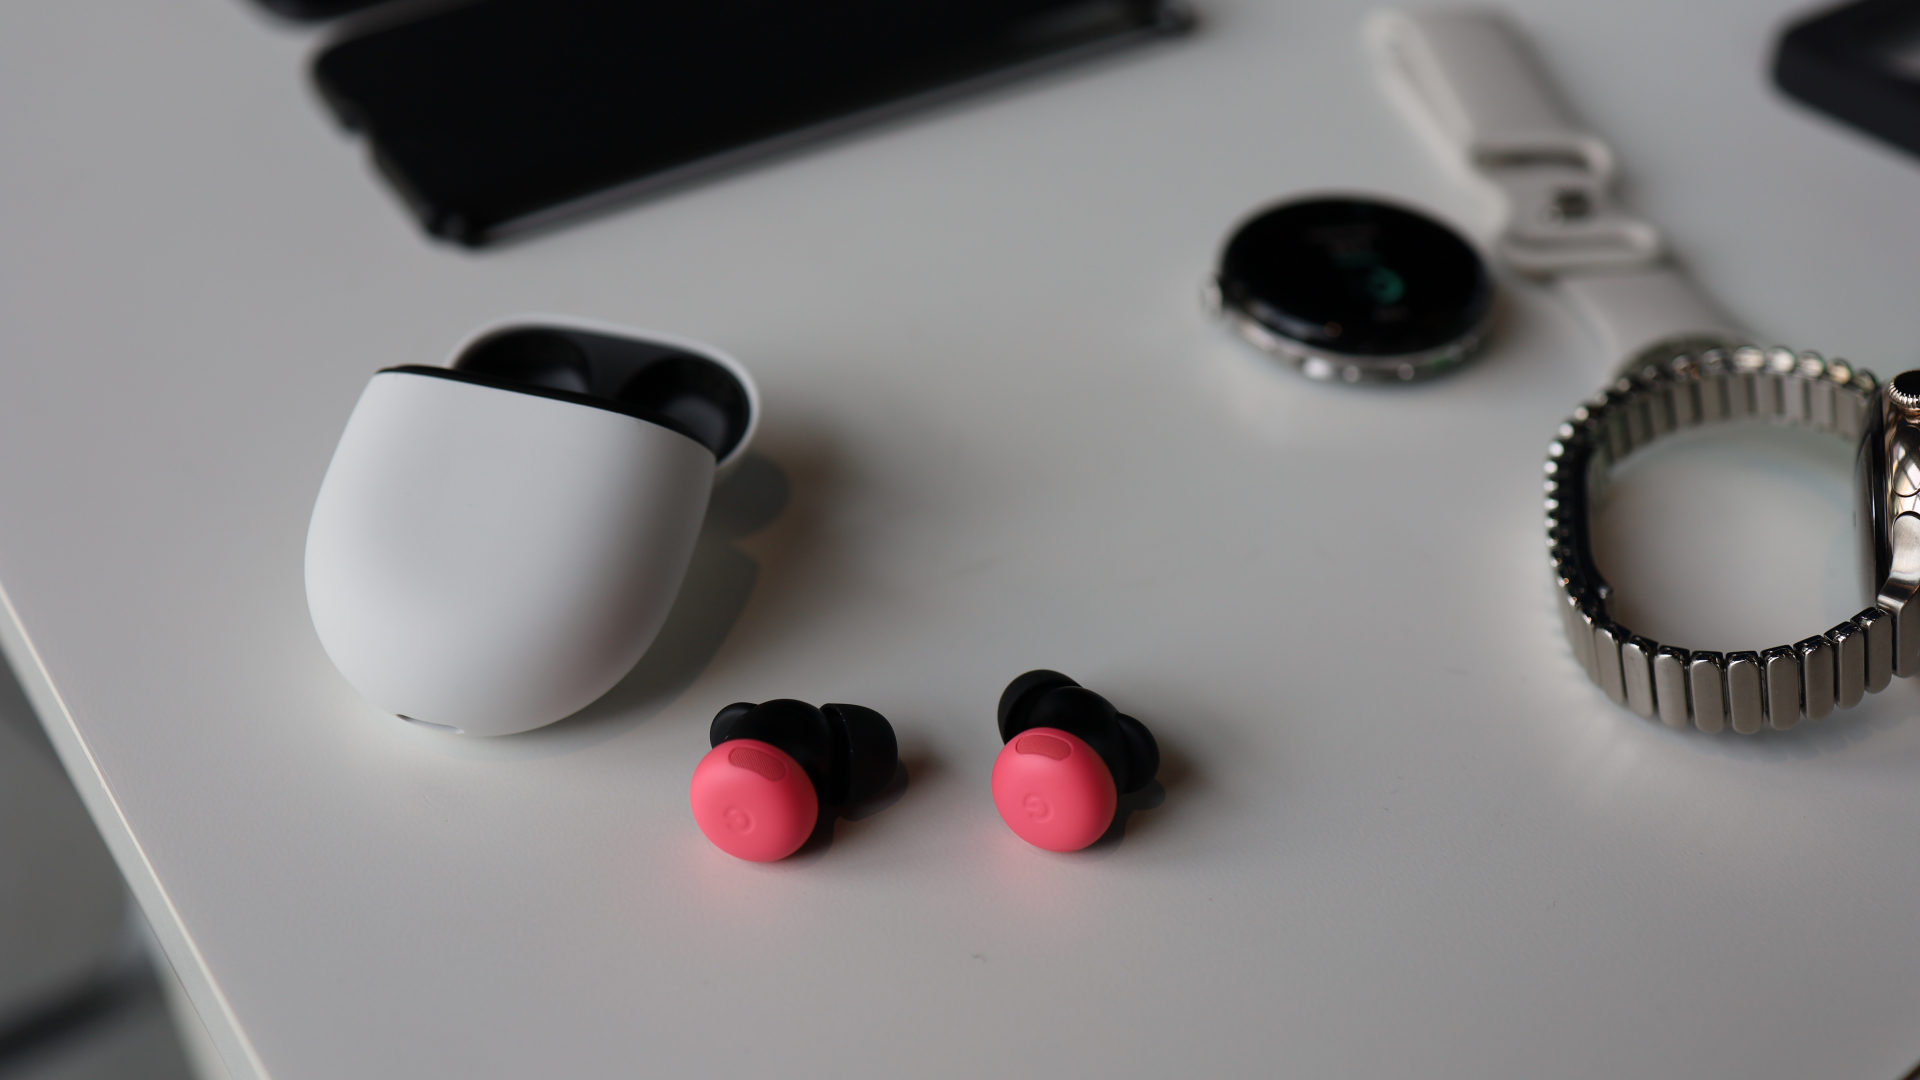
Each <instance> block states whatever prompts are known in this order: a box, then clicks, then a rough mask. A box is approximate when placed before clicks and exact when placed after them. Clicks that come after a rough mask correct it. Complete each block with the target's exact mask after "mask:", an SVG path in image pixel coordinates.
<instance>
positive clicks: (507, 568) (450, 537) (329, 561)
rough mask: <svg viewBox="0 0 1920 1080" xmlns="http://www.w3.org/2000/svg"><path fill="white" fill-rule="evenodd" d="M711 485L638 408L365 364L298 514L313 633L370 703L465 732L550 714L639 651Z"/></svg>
mask: <svg viewBox="0 0 1920 1080" xmlns="http://www.w3.org/2000/svg"><path fill="white" fill-rule="evenodd" d="M714 476H715V462H714V458H713V455H712V454H711V453H709V452H708V451H707V449H706V448H705V447H703V446H701V445H700V444H698V443H696V442H694V441H693V440H692V439H689V438H687V437H686V436H684V435H681V434H679V433H677V432H674V431H671V430H668V429H667V428H664V427H661V426H659V425H656V424H652V423H648V422H647V421H645V420H641V419H638V418H637V417H633V416H628V415H626V414H624V413H618V412H613V411H610V410H607V409H599V408H594V407H592V406H588V405H580V404H575V403H573V402H569V401H560V400H555V399H553V398H547V397H540V396H536V395H534V394H526V393H518V392H515V391H512V390H502V389H495V388H493V387H489V386H479V385H475V384H472V383H466V382H458V381H455V380H453V379H446V378H439V377H435V376H430V375H417V374H407V373H403V372H382V373H381V374H378V375H375V376H374V377H373V380H372V381H371V382H370V383H368V384H367V389H366V391H365V392H364V393H363V394H362V395H361V398H360V402H359V404H357V405H356V406H355V407H354V410H353V415H352V417H351V418H350V419H349V420H348V421H347V429H346V432H345V433H344V434H342V435H341V437H340V445H339V448H338V449H337V450H336V451H335V452H334V457H333V462H332V464H331V465H330V466H329V467H328V469H327V475H326V479H325V480H324V481H323V482H322V484H321V487H320V495H319V498H318V500H317V501H316V502H315V505H314V509H313V519H312V522H311V524H310V525H309V528H308V532H307V555H306V581H307V604H308V608H309V610H310V611H311V613H312V616H313V625H314V628H315V630H317V631H318V632H319V635H320V641H321V644H322V645H323V646H325V648H326V650H327V655H328V656H329V657H331V658H332V660H333V662H334V665H335V666H336V667H338V668H339V669H340V673H341V674H342V675H344V676H346V678H347V681H348V682H350V683H352V684H353V686H354V688H355V689H357V690H358V691H359V692H360V693H361V695H362V696H364V697H365V698H366V699H367V700H368V701H369V702H370V703H372V704H374V705H375V706H377V707H379V708H381V709H384V710H387V711H389V712H393V713H396V714H398V715H401V716H404V717H407V718H410V719H414V720H419V721H424V722H426V723H430V724H439V725H444V726H446V727H451V728H455V729H457V730H459V731H461V732H463V733H465V734H470V735H506V734H511V733H513V732H518V731H526V730H528V729H530V728H536V727H539V726H541V725H543V724H549V723H552V722H553V721H555V720H558V719H560V718H561V717H563V716H567V715H568V714H570V713H573V712H575V711H577V710H579V709H580V708H582V707H584V706H586V705H587V704H588V703H590V702H592V701H593V700H594V699H595V698H597V697H599V696H600V695H601V694H604V693H605V692H606V691H607V690H608V689H610V688H611V687H612V686H613V684H614V683H616V682H618V681H619V680H620V678H621V676H623V675H624V674H626V672H627V670H628V669H629V668H631V667H632V666H633V664H634V662H635V661H637V660H638V659H639V658H640V655H641V654H642V653H644V652H645V651H646V649H647V646H648V645H649V644H651V643H652V641H653V638H654V635H655V634H656V633H658V632H659V629H660V625H661V623H662V622H663V621H664V620H665V619H666V615H667V609H668V608H669V607H670V606H671V605H672V603H673V598H674V595H675V594H676V593H677V592H678V591H679V588H680V579H681V577H682V575H683V574H684V573H685V572H686V567H687V562H688V560H689V559H690V558H691V556H692V553H693V544H694V540H695V538H696V536H697V535H698V533H699V530H700V522H701V519H702V517H703V516H704V515H705V513H706V506H707V498H708V495H709V494H710V492H711V490H712V487H713V481H714Z"/></svg>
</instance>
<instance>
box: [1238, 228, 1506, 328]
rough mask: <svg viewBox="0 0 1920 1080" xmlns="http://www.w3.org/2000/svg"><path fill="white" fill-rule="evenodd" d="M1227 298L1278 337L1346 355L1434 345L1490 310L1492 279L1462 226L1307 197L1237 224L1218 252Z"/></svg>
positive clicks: (1478, 322) (1478, 321)
mask: <svg viewBox="0 0 1920 1080" xmlns="http://www.w3.org/2000/svg"><path fill="white" fill-rule="evenodd" d="M1220 291H1221V298H1222V300H1223V301H1224V302H1226V303H1227V304H1229V305H1230V306H1232V307H1234V308H1235V309H1237V310H1239V311H1242V312H1245V313H1246V314H1247V315H1249V316H1251V317H1252V318H1254V319H1255V320H1257V321H1258V322H1260V324H1261V325H1263V326H1265V327H1266V328H1267V329H1269V330H1271V331H1273V332H1274V333H1276V334H1279V335H1280V336H1282V337H1285V338H1290V339H1292V340H1294V341H1298V342H1302V343H1304V344H1307V345H1310V346H1313V347H1314V348H1316V349H1319V350H1323V351H1326V352H1330V353H1337V354H1345V355H1349V356H1366V357H1376V356H1406V355H1409V354H1414V353H1421V352H1425V351H1428V350H1430V349H1438V348H1441V347H1443V346H1446V345H1448V344H1450V343H1452V342H1454V341H1457V340H1459V339H1460V338H1462V337H1464V336H1466V335H1467V334H1469V333H1471V332H1472V331H1473V330H1475V329H1476V328H1478V327H1479V326H1480V325H1481V324H1482V323H1483V322H1484V321H1485V319H1486V317H1487V309H1488V306H1489V305H1490V304H1491V303H1492V300H1493V285H1492V282H1491V281H1490V280H1489V279H1488V277H1487V270H1486V267H1485V265H1484V264H1483V263H1482V262H1481V260H1480V256H1479V255H1478V254H1476V253H1475V252H1474V250H1473V248H1472V247H1471V246H1469V245H1468V244H1467V242H1466V241H1465V240H1462V239H1461V238H1460V236H1459V234H1457V233H1455V232H1454V231H1453V230H1452V229H1449V228H1447V227H1446V226H1445V225H1442V224H1440V223H1439V222H1437V221H1435V220H1433V219H1432V218H1429V217H1426V216H1425V215H1422V214H1416V213H1413V212H1412V211H1408V210H1403V209H1400V208H1399V207H1395V206H1388V205H1386V204H1384V203H1378V202H1373V201H1371V200H1367V199H1313V200H1309V201H1305V202H1296V203H1289V204H1287V205H1285V206H1281V207H1278V208H1276V209H1273V210H1269V211H1267V212H1265V213H1263V214H1261V215H1259V216H1258V217H1256V218H1254V219H1253V220H1252V221H1249V222H1248V223H1247V224H1245V225H1243V226H1241V228H1240V230H1239V231H1238V232H1236V233H1235V234H1234V235H1233V238H1232V239H1231V240H1229V241H1228V243H1227V250H1226V252H1225V253H1224V254H1223V255H1222V256H1221V259H1220Z"/></svg>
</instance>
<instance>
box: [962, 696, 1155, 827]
mask: <svg viewBox="0 0 1920 1080" xmlns="http://www.w3.org/2000/svg"><path fill="white" fill-rule="evenodd" d="M999 713H1000V737H1001V739H1003V740H1004V741H1005V742H1006V745H1005V746H1004V747H1002V748H1001V750H1000V756H999V758H998V759H997V760H995V761H994V763H993V804H994V806H995V808H996V809H998V810H999V811H1000V817H1001V819H1002V820H1004V821H1005V822H1006V823H1007V827H1008V828H1010V829H1012V830H1013V831H1014V834H1015V835H1017V836H1019V837H1020V839H1022V840H1025V841H1026V842H1027V843H1029V844H1032V845H1033V846H1035V847H1040V848H1045V849H1047V850H1048V851H1079V850H1080V849H1081V848H1084V847H1086V846H1087V845H1088V844H1091V843H1093V842H1094V841H1095V840H1098V839H1100V837H1101V836H1102V835H1104V834H1105V833H1106V831H1107V829H1108V828H1110V827H1111V826H1112V825H1113V815H1114V811H1115V809H1116V807H1117V806H1118V803H1119V796H1120V795H1121V794H1123V793H1127V792H1133V791H1138V790H1140V789H1141V788H1143V787H1146V786H1147V784H1149V783H1150V782H1152V780H1153V775H1154V773H1156V772H1158V771H1159V769H1160V748H1159V746H1158V744H1156V743H1155V742H1154V739H1153V734H1152V733H1151V732H1149V731H1148V730H1147V728H1146V725H1144V724H1142V723H1140V721H1138V720H1135V719H1134V718H1133V717H1131V716H1124V715H1122V714H1120V713H1118V712H1115V711H1114V708H1113V706H1112V705H1111V704H1109V703H1108V701H1107V699H1106V698H1103V697H1101V696H1100V695H1099V694H1096V693H1094V692H1093V691H1091V690H1088V689H1086V688H1085V687H1083V686H1081V685H1080V684H1079V683H1076V682H1074V681H1073V680H1072V679H1069V678H1067V677H1066V676H1065V675H1062V674H1060V673H1059V672H1057V671H1044V670H1043V671H1029V672H1027V673H1026V674H1025V675H1022V676H1020V677H1019V678H1017V679H1015V680H1013V682H1012V683H1011V684H1010V685H1009V686H1008V687H1007V689H1006V692H1005V693H1003V694H1001V695H1000V709H999Z"/></svg>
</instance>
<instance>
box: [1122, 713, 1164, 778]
mask: <svg viewBox="0 0 1920 1080" xmlns="http://www.w3.org/2000/svg"><path fill="white" fill-rule="evenodd" d="M1114 718H1115V719H1117V720H1118V721H1119V722H1120V735H1121V737H1122V738H1123V739H1125V740H1126V744H1127V786H1126V787H1125V788H1123V789H1121V792H1120V793H1121V794H1122V795H1125V794H1128V793H1130V792H1135V791H1139V790H1140V789H1141V788H1143V787H1146V786H1147V785H1148V784H1151V783H1153V777H1154V775H1155V774H1156V773H1158V772H1159V771H1160V744H1159V742H1157V741H1156V740H1155V739H1154V737H1153V732H1151V731H1148V730H1147V725H1145V724H1143V723H1141V722H1140V721H1138V720H1135V719H1134V718H1133V717H1131V716H1128V715H1127V714H1126V713H1115V714H1114Z"/></svg>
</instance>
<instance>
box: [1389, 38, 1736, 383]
mask: <svg viewBox="0 0 1920 1080" xmlns="http://www.w3.org/2000/svg"><path fill="white" fill-rule="evenodd" d="M1366 33H1367V39H1368V42H1369V45H1370V46H1371V48H1372V51H1373V53H1374V56H1375V59H1376V61H1377V63H1378V64H1379V67H1380V69H1381V72H1382V74H1383V76H1384V78H1385V81H1386V84H1387V86H1388V89H1389V91H1390V92H1391V93H1392V95H1393V96H1394V98H1395V99H1396V100H1397V101H1398V102H1399V104H1400V106H1401V108H1402V109H1403V110H1404V111H1405V112H1406V113H1407V114H1408V116H1409V117H1411V118H1412V119H1413V121H1414V124H1415V126H1416V127H1417V128H1419V129H1420V130H1421V131H1422V133H1423V134H1425V135H1426V137H1427V139H1428V141H1429V142H1430V143H1432V144H1433V145H1434V147H1435V149H1436V150H1438V151H1439V152H1440V154H1441V156H1442V158H1443V159H1444V160H1445V161H1446V162H1447V163H1448V164H1449V165H1450V166H1452V167H1453V169H1454V171H1455V172H1456V173H1457V174H1459V175H1460V176H1462V177H1463V178H1465V179H1466V180H1467V181H1468V182H1470V183H1472V184H1473V185H1474V186H1475V187H1477V188H1479V189H1480V190H1482V191H1483V192H1485V193H1486V194H1488V195H1490V196H1491V197H1492V199H1493V202H1494V204H1495V206H1496V207H1497V208H1498V217H1497V221H1496V225H1495V236H1494V240H1493V249H1494V253H1495V255H1496V256H1497V257H1498V258H1499V260H1500V261H1501V262H1502V263H1503V264H1504V265H1506V266H1507V267H1509V268H1510V269H1512V270H1514V271H1517V272H1519V273H1522V274H1527V275H1531V276H1535V277H1543V278H1553V279H1558V280H1559V281H1560V282H1561V284H1562V285H1563V286H1564V287H1565V289H1566V291H1567V292H1568V293H1569V294H1570V295H1571V296H1572V298H1573V301H1574V303H1575V305H1576V306H1578V307H1579V308H1580V309H1581V310H1582V311H1583V313H1585V314H1586V315H1587V316H1588V317H1589V318H1591V319H1592V320H1593V321H1594V322H1595V324H1596V325H1597V327H1598V329H1599V331H1600V334H1601V336H1602V338H1603V339H1605V341H1606V344H1607V349H1608V355H1609V356H1610V357H1612V358H1614V360H1615V362H1616V363H1618V362H1627V363H1633V362H1635V361H1636V359H1637V358H1639V357H1640V356H1641V354H1642V353H1645V352H1647V351H1648V350H1649V349H1653V348H1655V347H1657V346H1659V345H1660V344H1661V343H1663V342H1667V341H1669V340H1677V339H1685V340H1688V341H1690V342H1693V343H1696V344H1697V343H1698V342H1699V341H1701V340H1702V339H1729V338H1737V337H1739V336H1740V335H1739V334H1738V332H1737V331H1736V330H1735V329H1734V328H1733V327H1732V326H1731V324H1730V323H1729V321H1728V320H1727V318H1726V317H1725V316H1723V315H1721V314H1720V313H1719V312H1718V311H1717V310H1715V308H1714V306H1713V305H1712V304H1711V303H1710V302H1709V301H1708V300H1707V299H1706V297H1705V296H1704V295H1702V294H1701V292H1700V291H1699V289H1698V288H1696V287H1695V286H1694V285H1693V284H1692V283H1691V282H1689V281H1687V280H1686V279H1685V278H1684V277H1683V276H1682V275H1681V274H1680V273H1679V272H1678V271H1676V270H1675V269H1674V268H1673V267H1672V266H1671V265H1670V264H1669V263H1668V262H1667V260H1666V258H1665V250H1664V244H1663V242H1662V240H1661V237H1660V233H1659V230H1657V229H1655V228H1654V227H1653V226H1652V225H1650V224H1648V223H1647V222H1645V221H1642V220H1640V219H1639V218H1637V217H1634V216H1633V215H1632V214H1630V213H1628V212H1627V211H1626V209H1625V208H1623V207H1622V206H1621V205H1620V204H1619V202H1618V201H1617V200H1616V199H1615V198H1614V195H1613V179H1614V156H1613V152H1612V150H1611V149H1609V148H1608V146H1607V144H1606V143H1605V142H1604V141H1602V140H1601V139H1600V138H1599V136H1597V135H1594V134H1593V133H1592V132H1590V131H1587V130H1585V128H1583V127H1582V126H1581V124H1580V123H1579V121H1578V120H1577V119H1575V118H1574V116H1573V113H1572V111H1571V110H1570V109H1568V108H1567V106H1566V105H1565V103H1564V102H1563V101H1562V100H1561V98H1560V96H1559V94H1558V93H1557V92H1556V91H1555V89H1554V87H1553V85H1552V83H1551V82H1550V81H1549V80H1548V78H1547V76H1546V73H1545V72H1544V71H1543V70H1542V69H1541V67H1540V64H1539V62H1538V61H1537V60H1536V59H1535V57H1534V56H1533V55H1532V53H1531V52H1530V51H1529V50H1528V48H1527V46H1526V43H1525V41H1524V40H1523V39H1522V38H1521V35H1520V32H1519V30H1518V28H1516V27H1515V26H1514V25H1513V24H1512V23H1511V22H1509V21H1508V20H1507V19H1506V18H1505V17H1504V16H1503V15H1501V14H1500V13H1499V12H1497V11H1491V10H1471V9H1463V10H1444V9H1443V10H1423V11H1414V12H1403V11H1383V12H1377V13H1375V14H1374V15H1373V16H1372V18H1371V19H1369V20H1368V23H1367V28H1366Z"/></svg>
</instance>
